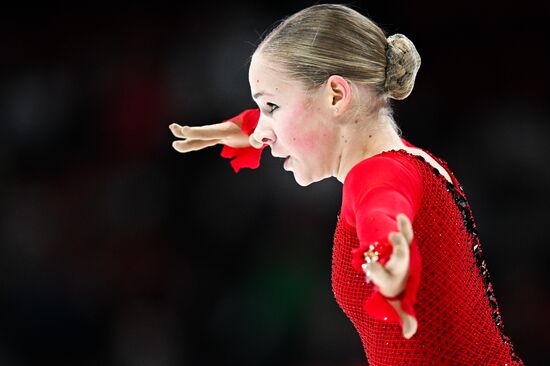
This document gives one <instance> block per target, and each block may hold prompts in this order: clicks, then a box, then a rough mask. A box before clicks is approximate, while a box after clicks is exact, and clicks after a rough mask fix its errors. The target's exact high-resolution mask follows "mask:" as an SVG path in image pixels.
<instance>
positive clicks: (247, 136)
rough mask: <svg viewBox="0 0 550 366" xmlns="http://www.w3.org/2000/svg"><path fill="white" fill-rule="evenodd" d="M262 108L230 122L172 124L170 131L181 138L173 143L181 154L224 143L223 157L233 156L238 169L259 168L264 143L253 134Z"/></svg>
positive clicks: (244, 113) (246, 111)
mask: <svg viewBox="0 0 550 366" xmlns="http://www.w3.org/2000/svg"><path fill="white" fill-rule="evenodd" d="M259 116H260V112H259V110H258V109H247V110H245V111H243V112H241V113H240V114H239V115H237V116H235V117H233V118H230V119H228V120H227V121H224V122H221V123H216V124H212V125H206V126H197V127H190V126H182V125H179V124H177V123H172V124H171V125H170V126H169V127H170V131H171V132H172V134H173V135H174V136H175V137H177V138H179V139H181V140H176V141H174V142H173V143H172V146H173V147H174V149H175V150H176V151H178V152H180V153H188V152H191V151H197V150H202V149H204V148H207V147H210V146H215V145H224V148H223V150H222V153H221V155H222V157H224V158H230V159H231V158H233V160H232V161H231V165H232V166H233V169H234V170H235V171H236V172H238V171H239V169H240V168H257V167H258V166H259V164H260V158H261V153H262V150H263V148H264V145H263V144H262V143H261V142H258V141H256V140H255V139H254V138H253V137H252V132H254V129H255V128H256V125H257V124H258V119H259Z"/></svg>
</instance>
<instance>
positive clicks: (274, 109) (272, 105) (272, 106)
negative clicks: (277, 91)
mask: <svg viewBox="0 0 550 366" xmlns="http://www.w3.org/2000/svg"><path fill="white" fill-rule="evenodd" d="M266 105H267V106H268V107H269V108H270V110H269V111H268V113H270V114H271V113H273V112H275V111H276V110H277V109H278V108H279V106H278V105H276V104H273V103H266Z"/></svg>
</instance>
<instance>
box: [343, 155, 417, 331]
mask: <svg viewBox="0 0 550 366" xmlns="http://www.w3.org/2000/svg"><path fill="white" fill-rule="evenodd" d="M343 196H344V198H343V203H344V204H343V205H342V211H341V212H342V217H343V218H344V220H345V221H346V222H347V223H348V224H350V225H351V226H352V227H354V228H355V229H356V231H357V235H358V237H359V241H360V245H359V246H358V247H357V248H354V249H353V250H352V258H353V259H352V265H354V267H355V269H356V270H357V271H359V272H360V273H361V274H363V273H364V272H363V270H362V268H361V265H362V264H363V263H364V262H365V261H364V256H363V253H364V252H365V251H366V250H368V248H369V246H370V244H371V243H373V242H379V243H380V244H379V246H380V247H382V248H384V249H383V250H381V255H380V259H379V262H380V263H381V264H382V265H384V264H386V262H387V261H388V260H389V258H390V256H391V252H392V250H391V248H392V247H391V243H390V242H389V239H388V234H389V233H390V232H392V231H398V230H399V229H398V227H397V221H396V216H397V214H399V213H404V214H405V215H406V216H407V217H408V218H409V219H410V220H411V222H413V218H414V216H415V214H416V212H417V211H418V208H419V206H420V200H421V197H422V178H421V176H420V174H418V172H417V171H416V170H415V169H414V167H410V166H407V165H403V164H402V163H401V162H400V161H398V160H395V159H392V158H391V157H383V156H380V157H377V158H376V159H366V160H363V161H362V162H361V163H359V164H357V165H356V166H354V167H353V168H352V169H351V170H350V172H349V173H348V175H347V177H346V180H345V182H344V193H343ZM410 258H411V259H410V271H409V272H410V273H409V276H408V279H407V285H406V288H405V290H404V293H403V296H402V300H401V308H402V309H403V311H405V312H406V313H408V314H410V315H412V316H415V312H414V307H413V305H414V303H415V302H416V291H417V290H418V285H419V280H420V271H421V260H420V255H419V253H418V245H417V243H416V240H413V242H412V243H411V247H410ZM364 306H365V311H366V312H367V314H369V315H371V316H373V317H375V318H377V319H380V320H388V321H391V322H398V323H399V324H401V317H400V316H399V314H398V313H397V312H396V310H395V309H394V308H393V307H392V306H391V305H390V303H389V302H388V301H387V300H386V298H385V297H384V296H383V295H382V294H381V293H380V292H379V291H378V288H377V287H376V286H375V287H374V289H373V291H372V293H371V294H370V296H369V298H368V299H367V300H366V301H365V304H364Z"/></svg>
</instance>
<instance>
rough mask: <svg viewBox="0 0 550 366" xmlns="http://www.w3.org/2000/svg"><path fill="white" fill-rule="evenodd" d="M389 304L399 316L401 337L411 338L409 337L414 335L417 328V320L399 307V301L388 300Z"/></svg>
mask: <svg viewBox="0 0 550 366" xmlns="http://www.w3.org/2000/svg"><path fill="white" fill-rule="evenodd" d="M390 304H391V306H392V307H393V308H394V309H395V311H397V313H398V314H399V317H400V318H401V321H402V327H401V330H402V333H403V337H405V339H411V337H412V336H413V335H415V333H416V330H417V329H418V322H417V321H416V318H415V317H414V316H411V315H410V314H407V313H406V312H405V311H403V308H401V301H390Z"/></svg>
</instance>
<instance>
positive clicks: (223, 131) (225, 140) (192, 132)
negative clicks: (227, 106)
mask: <svg viewBox="0 0 550 366" xmlns="http://www.w3.org/2000/svg"><path fill="white" fill-rule="evenodd" d="M169 127H170V131H172V134H173V135H174V136H175V137H177V138H180V139H183V140H177V141H174V142H173V143H172V147H173V148H174V149H175V150H176V151H178V152H180V153H186V152H190V151H197V150H201V149H204V148H206V147H209V146H214V145H217V144H222V145H227V146H230V147H235V148H239V147H249V146H254V147H256V148H259V147H261V146H262V144H259V147H258V142H257V141H255V140H254V139H252V138H251V137H249V136H247V135H246V134H245V133H244V132H243V131H242V130H241V128H240V127H239V125H238V124H236V123H234V122H230V121H227V122H222V123H216V124H213V125H207V126H198V127H189V126H180V125H179V124H177V123H172V124H171V125H170V126H169Z"/></svg>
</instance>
